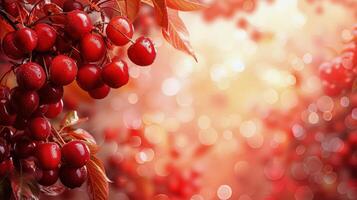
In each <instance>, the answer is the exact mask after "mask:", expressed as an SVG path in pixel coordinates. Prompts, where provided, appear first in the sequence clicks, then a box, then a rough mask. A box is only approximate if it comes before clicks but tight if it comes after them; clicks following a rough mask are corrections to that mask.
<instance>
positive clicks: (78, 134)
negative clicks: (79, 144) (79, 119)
mask: <svg viewBox="0 0 357 200" xmlns="http://www.w3.org/2000/svg"><path fill="white" fill-rule="evenodd" d="M62 135H63V138H64V140H65V141H70V140H73V139H77V140H82V141H83V142H85V143H86V145H87V146H88V148H89V150H90V152H91V154H96V153H98V151H99V146H98V145H97V143H96V142H95V139H94V138H93V136H92V135H91V134H90V133H88V132H87V131H86V130H84V129H76V130H74V131H70V132H68V133H64V134H62Z"/></svg>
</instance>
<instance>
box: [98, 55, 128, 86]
mask: <svg viewBox="0 0 357 200" xmlns="http://www.w3.org/2000/svg"><path fill="white" fill-rule="evenodd" d="M102 79H103V82H104V83H105V84H107V85H108V86H109V87H111V88H119V87H121V86H123V85H125V84H127V83H128V81H129V70H128V65H127V64H126V63H125V62H124V61H122V60H120V59H113V61H112V62H110V63H108V64H107V65H105V66H104V67H103V69H102Z"/></svg>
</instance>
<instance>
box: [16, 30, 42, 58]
mask: <svg viewBox="0 0 357 200" xmlns="http://www.w3.org/2000/svg"><path fill="white" fill-rule="evenodd" d="M14 39H15V45H16V47H17V48H19V49H20V50H21V51H22V52H24V53H30V52H31V51H33V50H34V49H35V48H36V46H37V42H38V36H37V33H36V32H35V31H34V30H32V29H30V28H22V29H20V30H17V31H16V32H15V38H14Z"/></svg>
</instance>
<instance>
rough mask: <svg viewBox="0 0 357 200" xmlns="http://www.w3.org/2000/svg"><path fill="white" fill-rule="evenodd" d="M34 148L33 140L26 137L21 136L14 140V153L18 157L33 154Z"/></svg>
mask: <svg viewBox="0 0 357 200" xmlns="http://www.w3.org/2000/svg"><path fill="white" fill-rule="evenodd" d="M35 148H36V143H35V142H33V141H31V140H29V139H26V138H22V139H19V140H18V141H16V142H15V144H14V148H13V149H14V153H15V155H16V156H17V157H18V158H27V157H29V156H32V155H33V153H34V150H35Z"/></svg>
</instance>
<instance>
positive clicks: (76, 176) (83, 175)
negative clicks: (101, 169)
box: [59, 165, 88, 189]
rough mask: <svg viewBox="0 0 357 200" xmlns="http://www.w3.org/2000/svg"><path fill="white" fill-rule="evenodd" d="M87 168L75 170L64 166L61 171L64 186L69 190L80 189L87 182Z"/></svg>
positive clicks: (60, 175)
mask: <svg viewBox="0 0 357 200" xmlns="http://www.w3.org/2000/svg"><path fill="white" fill-rule="evenodd" d="M87 173H88V172H87V167H86V166H83V167H81V168H73V167H69V166H67V165H62V166H61V168H60V171H59V177H60V180H61V182H62V184H63V185H64V186H66V187H68V188H72V189H73V188H76V187H80V186H81V185H82V184H83V183H84V182H85V181H86V180H87Z"/></svg>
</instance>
